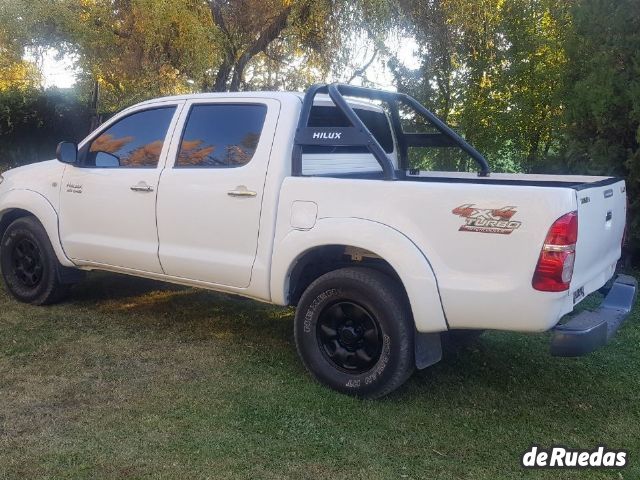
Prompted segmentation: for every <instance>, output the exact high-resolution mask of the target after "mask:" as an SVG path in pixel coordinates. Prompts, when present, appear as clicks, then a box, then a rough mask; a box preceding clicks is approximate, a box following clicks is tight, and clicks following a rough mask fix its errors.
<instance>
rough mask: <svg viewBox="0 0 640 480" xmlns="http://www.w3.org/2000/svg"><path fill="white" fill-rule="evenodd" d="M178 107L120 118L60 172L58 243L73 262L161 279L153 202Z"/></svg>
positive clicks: (140, 110)
mask: <svg viewBox="0 0 640 480" xmlns="http://www.w3.org/2000/svg"><path fill="white" fill-rule="evenodd" d="M179 107H180V104H179V103H176V102H173V103H163V104H160V105H156V106H153V107H146V108H138V109H136V110H134V111H131V112H129V113H125V114H123V115H122V116H120V117H118V118H117V119H116V120H114V121H113V122H110V123H109V124H106V125H105V126H104V127H103V128H102V129H101V130H99V131H98V132H97V133H96V134H95V135H92V137H91V138H90V139H89V140H88V141H87V142H85V143H84V145H83V146H82V147H81V148H80V151H79V154H78V164H77V165H75V166H71V165H69V166H67V167H66V168H65V172H64V177H63V180H62V188H61V193H60V210H61V214H60V237H61V239H62V245H63V248H64V250H65V252H66V254H67V255H68V256H69V257H70V258H71V259H73V260H74V261H76V262H77V263H80V264H83V263H94V264H101V265H108V266H115V267H121V268H128V269H133V270H139V271H143V272H153V273H162V268H161V266H160V262H159V260H158V235H157V230H156V195H157V187H158V179H159V178H160V172H161V170H162V168H163V167H164V162H165V159H166V155H167V151H168V147H169V143H170V142H169V141H168V140H167V138H168V137H170V134H171V132H173V129H174V127H175V123H176V122H177V119H178V113H177V110H178V109H179Z"/></svg>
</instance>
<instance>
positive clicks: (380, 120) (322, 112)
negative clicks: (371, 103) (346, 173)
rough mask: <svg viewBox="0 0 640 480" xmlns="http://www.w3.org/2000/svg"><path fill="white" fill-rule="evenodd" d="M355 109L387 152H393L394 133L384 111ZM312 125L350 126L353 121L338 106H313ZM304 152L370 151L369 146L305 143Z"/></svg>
mask: <svg viewBox="0 0 640 480" xmlns="http://www.w3.org/2000/svg"><path fill="white" fill-rule="evenodd" d="M353 111H354V112H355V113H356V115H358V118H360V120H362V122H363V123H364V124H365V126H366V127H367V128H368V129H369V131H370V132H371V133H372V135H373V136H374V137H375V139H376V140H378V143H380V146H381V147H382V148H383V149H384V151H385V152H387V153H391V152H393V135H392V134H391V128H390V126H389V121H388V120H387V116H386V115H385V114H384V113H383V112H377V111H372V110H366V109H364V108H354V109H353ZM308 125H309V126H310V127H350V126H351V122H349V119H348V118H347V117H346V115H345V114H344V113H342V111H341V110H339V109H337V108H336V107H329V106H318V105H314V106H313V107H311V114H310V115H309V123H308ZM302 153H369V149H368V148H367V147H364V146H362V147H355V146H354V147H352V146H337V147H336V146H332V147H327V146H324V145H305V146H303V147H302Z"/></svg>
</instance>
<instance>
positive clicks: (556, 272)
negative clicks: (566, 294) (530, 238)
mask: <svg viewBox="0 0 640 480" xmlns="http://www.w3.org/2000/svg"><path fill="white" fill-rule="evenodd" d="M577 241H578V212H571V213H567V214H566V215H563V216H562V217H560V218H559V219H557V220H556V221H555V222H553V225H551V228H550V229H549V233H547V238H546V239H545V241H544V245H543V246H542V251H541V252H540V258H539V259H538V264H537V265H536V271H535V273H534V274H533V281H532V284H533V288H535V289H536V290H540V291H542V292H563V291H565V290H568V289H569V284H570V283H571V277H572V276H573V263H574V261H575V258H576V242H577Z"/></svg>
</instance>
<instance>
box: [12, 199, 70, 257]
mask: <svg viewBox="0 0 640 480" xmlns="http://www.w3.org/2000/svg"><path fill="white" fill-rule="evenodd" d="M26 216H32V217H34V218H36V220H38V221H39V222H40V224H41V225H42V226H43V227H44V229H45V231H46V232H47V236H48V237H49V241H50V242H51V246H52V247H53V250H54V252H55V254H56V257H57V258H58V261H59V262H60V263H61V264H62V265H64V266H66V267H74V266H75V265H74V263H73V262H72V261H71V260H69V258H67V256H66V254H65V253H64V249H63V248H62V244H61V243H60V235H59V233H58V214H57V212H56V211H55V209H54V208H53V205H51V203H50V202H49V200H47V199H46V198H45V197H44V196H43V195H41V194H40V193H37V192H34V191H33V190H23V189H19V190H10V191H8V192H6V193H5V194H4V195H2V197H0V238H2V235H4V232H5V231H6V229H7V227H8V226H9V225H10V224H11V222H13V221H14V220H16V219H18V218H21V217H26Z"/></svg>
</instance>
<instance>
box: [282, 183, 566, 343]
mask: <svg viewBox="0 0 640 480" xmlns="http://www.w3.org/2000/svg"><path fill="white" fill-rule="evenodd" d="M295 200H303V201H310V202H315V203H316V204H317V205H318V213H317V217H318V220H321V219H325V218H358V219H367V220H371V221H375V222H378V223H380V224H383V225H387V226H389V227H391V228H393V229H395V230H397V231H399V232H402V233H403V234H404V235H406V236H407V237H408V238H409V239H410V240H411V241H412V242H413V243H414V244H415V245H417V247H418V248H419V249H420V250H421V251H422V253H423V254H424V256H425V257H426V258H427V259H428V261H429V263H430V264H431V266H432V268H433V272H434V274H435V277H436V278H437V288H438V289H439V296H440V298H441V301H442V309H443V311H444V314H445V316H446V320H447V322H448V325H449V328H483V329H485V328H486V329H504V330H518V331H542V330H547V329H548V328H550V327H552V326H553V325H554V324H555V323H557V321H558V319H559V318H560V316H562V315H564V314H565V313H567V312H569V311H570V310H571V309H572V307H573V303H572V300H571V292H561V293H548V292H538V291H536V290H534V289H533V287H532V286H531V279H532V276H533V272H534V270H535V267H536V263H537V260H538V256H539V253H540V249H541V247H542V244H543V242H544V239H545V237H546V234H547V231H548V229H549V227H550V226H551V224H552V223H553V222H554V221H555V220H556V219H557V218H558V217H560V216H561V215H563V214H564V213H567V212H570V211H573V210H575V209H576V195H575V192H574V191H573V190H571V189H569V188H549V187H532V186H513V185H486V184H485V185H478V184H461V183H429V182H411V181H396V182H393V181H382V180H360V179H358V180H354V179H338V178H319V177H315V178H314V177H289V178H287V179H285V181H284V183H283V188H282V192H281V197H280V211H279V214H278V226H277V236H282V235H284V234H285V233H286V231H287V230H288V229H290V228H291V227H289V225H288V220H289V216H288V210H287V209H290V207H291V204H292V203H293V202H294V201H295ZM467 205H471V206H473V207H472V208H477V209H504V208H505V207H511V208H512V209H513V210H515V213H514V214H513V217H512V220H513V221H516V222H520V223H519V226H518V227H517V228H515V229H513V231H511V233H509V234H500V233H483V232H474V231H464V230H461V229H460V227H462V226H463V225H464V224H465V218H464V217H462V216H460V215H458V214H455V213H453V210H455V209H456V208H457V207H460V206H467ZM308 234H309V235H313V229H311V230H309V233H308ZM276 243H277V239H276ZM416 268H420V267H419V266H416ZM401 276H402V275H401ZM425 298H426V296H425ZM431 298H432V297H431ZM416 323H417V324H418V323H428V322H420V321H419V319H416Z"/></svg>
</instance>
